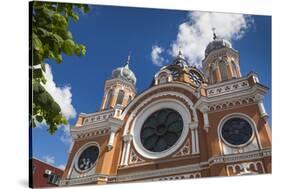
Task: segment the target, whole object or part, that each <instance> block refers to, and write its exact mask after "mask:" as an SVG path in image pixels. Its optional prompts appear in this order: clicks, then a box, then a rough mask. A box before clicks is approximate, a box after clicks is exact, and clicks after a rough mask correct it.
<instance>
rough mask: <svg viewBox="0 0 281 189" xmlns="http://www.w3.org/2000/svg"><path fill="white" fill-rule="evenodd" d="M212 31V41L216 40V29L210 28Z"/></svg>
mask: <svg viewBox="0 0 281 189" xmlns="http://www.w3.org/2000/svg"><path fill="white" fill-rule="evenodd" d="M212 30H213V40H216V39H217V35H216V28H212Z"/></svg>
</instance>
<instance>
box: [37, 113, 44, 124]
mask: <svg viewBox="0 0 281 189" xmlns="http://www.w3.org/2000/svg"><path fill="white" fill-rule="evenodd" d="M35 118H36V121H38V122H39V123H41V122H42V121H43V117H42V116H39V115H37V116H36V117H35Z"/></svg>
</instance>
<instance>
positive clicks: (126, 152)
mask: <svg viewBox="0 0 281 189" xmlns="http://www.w3.org/2000/svg"><path fill="white" fill-rule="evenodd" d="M132 139H133V135H131V134H127V135H124V136H123V143H124V148H123V153H122V156H123V157H122V160H123V161H122V162H121V165H122V166H126V165H128V160H129V153H130V148H131V141H132Z"/></svg>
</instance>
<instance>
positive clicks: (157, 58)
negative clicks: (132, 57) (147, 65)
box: [151, 45, 165, 66]
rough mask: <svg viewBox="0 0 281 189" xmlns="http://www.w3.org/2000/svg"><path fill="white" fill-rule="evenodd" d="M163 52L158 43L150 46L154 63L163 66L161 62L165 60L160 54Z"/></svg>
mask: <svg viewBox="0 0 281 189" xmlns="http://www.w3.org/2000/svg"><path fill="white" fill-rule="evenodd" d="M163 52H164V49H163V48H162V47H160V46H158V45H154V46H152V51H151V60H152V63H153V64H154V65H156V66H163V63H164V62H165V59H164V58H163V57H162V56H161V54H162V53H163Z"/></svg>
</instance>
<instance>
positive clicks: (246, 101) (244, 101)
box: [208, 96, 255, 112]
mask: <svg viewBox="0 0 281 189" xmlns="http://www.w3.org/2000/svg"><path fill="white" fill-rule="evenodd" d="M254 103H255V97H254V96H250V97H244V98H238V99H232V100H227V101H224V102H221V103H214V104H210V105H209V106H208V111H209V112H217V111H223V110H225V109H231V108H234V107H237V106H245V105H250V104H254Z"/></svg>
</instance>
